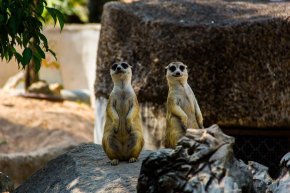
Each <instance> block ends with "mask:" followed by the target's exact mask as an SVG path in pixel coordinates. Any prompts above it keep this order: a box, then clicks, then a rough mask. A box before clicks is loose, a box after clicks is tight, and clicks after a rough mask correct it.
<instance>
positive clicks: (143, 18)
mask: <svg viewBox="0 0 290 193" xmlns="http://www.w3.org/2000/svg"><path fill="white" fill-rule="evenodd" d="M289 6H290V3H289V2H284V3H281V2H280V3H264V4H263V3H253V2H236V1H223V0H209V1H204V0H195V1H194V0H150V1H146V0H145V1H139V2H135V3H131V4H124V3H117V2H113V3H108V4H106V5H105V7H104V12H103V17H102V30H101V35H100V42H99V49H98V58H97V75H96V83H95V91H96V96H97V97H99V96H104V97H108V95H109V93H110V91H111V89H112V81H111V78H110V75H109V69H110V66H111V64H112V63H113V62H115V61H116V60H118V59H124V60H127V61H128V62H129V63H131V64H132V65H133V86H134V88H135V91H136V93H137V96H138V99H139V102H140V103H145V102H152V103H154V104H155V105H163V104H164V102H165V101H166V97H167V85H166V80H165V76H164V75H163V74H164V67H165V66H166V65H167V64H169V62H172V61H175V60H180V61H182V62H184V63H185V64H187V65H188V69H189V71H190V72H189V84H190V86H191V87H192V89H193V91H194V93H195V95H196V98H197V100H198V102H199V105H200V107H201V111H202V112H203V115H204V118H205V123H206V125H210V124H212V123H219V125H220V126H245V127H259V128H263V127H289V122H290V82H289V81H288V79H289V78H287V77H289V73H290V66H289V62H290V59H289V56H288V55H289V53H288V51H287V50H289V48H290V36H289V33H290V22H289V19H286V17H287V16H288V15H289V13H288V8H287V7H289Z"/></svg>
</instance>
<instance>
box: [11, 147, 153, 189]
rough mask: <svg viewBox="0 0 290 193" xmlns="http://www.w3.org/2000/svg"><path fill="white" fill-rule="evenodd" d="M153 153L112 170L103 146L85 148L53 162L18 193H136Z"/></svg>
mask: <svg viewBox="0 0 290 193" xmlns="http://www.w3.org/2000/svg"><path fill="white" fill-rule="evenodd" d="M149 153H150V152H149V151H143V152H142V153H141V155H140V161H138V162H135V163H131V164H129V163H126V162H121V163H120V164H119V165H118V166H111V164H110V161H109V159H108V158H107V156H106V155H105V153H104V151H103V149H102V147H101V146H100V145H96V144H83V145H80V146H78V147H76V148H75V149H73V150H71V151H69V152H66V153H64V154H63V155H61V156H59V157H57V158H56V159H53V160H51V161H50V162H49V163H48V164H47V165H46V166H45V167H43V168H42V169H40V170H38V171H37V172H36V173H35V174H34V175H32V176H31V177H30V178H29V179H28V180H27V181H26V182H24V183H23V184H21V185H20V186H19V187H18V188H17V189H16V190H15V191H14V193H23V192H29V193H42V192H49V193H71V192H94V193H101V192H103V193H105V192H122V193H126V192H127V193H133V192H136V185H137V178H138V175H139V171H140V167H141V163H142V160H143V159H144V158H145V157H146V156H148V154H149ZM19 171H20V172H21V170H19Z"/></svg>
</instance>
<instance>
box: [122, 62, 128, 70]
mask: <svg viewBox="0 0 290 193" xmlns="http://www.w3.org/2000/svg"><path fill="white" fill-rule="evenodd" d="M121 66H122V67H123V68H124V69H127V68H128V66H129V65H128V64H127V63H125V62H122V63H121Z"/></svg>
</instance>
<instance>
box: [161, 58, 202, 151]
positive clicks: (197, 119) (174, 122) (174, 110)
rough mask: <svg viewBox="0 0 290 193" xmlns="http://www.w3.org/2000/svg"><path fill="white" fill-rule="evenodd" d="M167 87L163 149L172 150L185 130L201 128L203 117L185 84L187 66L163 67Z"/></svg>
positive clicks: (192, 94) (171, 64)
mask: <svg viewBox="0 0 290 193" xmlns="http://www.w3.org/2000/svg"><path fill="white" fill-rule="evenodd" d="M165 72H166V79H167V83H168V87H169V91H168V97H167V113H166V132H165V147H167V148H174V147H175V146H176V144H177V141H178V140H179V139H180V138H181V137H182V136H184V135H185V133H186V129H187V128H194V129H199V128H203V117H202V114H201V111H200V108H199V106H198V103H197V100H196V98H195V95H194V93H193V91H192V89H191V88H190V86H189V85H188V83H187V79H188V73H187V66H186V65H184V64H183V63H182V62H172V63H170V64H169V65H168V66H167V67H165Z"/></svg>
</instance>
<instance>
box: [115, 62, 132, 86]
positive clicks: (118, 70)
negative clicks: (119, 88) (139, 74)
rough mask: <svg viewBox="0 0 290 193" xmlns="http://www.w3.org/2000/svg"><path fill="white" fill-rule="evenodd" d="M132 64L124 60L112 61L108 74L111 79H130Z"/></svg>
mask: <svg viewBox="0 0 290 193" xmlns="http://www.w3.org/2000/svg"><path fill="white" fill-rule="evenodd" d="M131 68H132V66H131V65H129V64H128V63H126V62H119V63H114V64H113V65H112V67H111V70H110V74H111V77H112V79H113V81H114V82H115V81H123V80H128V81H131V78H132V69H131Z"/></svg>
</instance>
